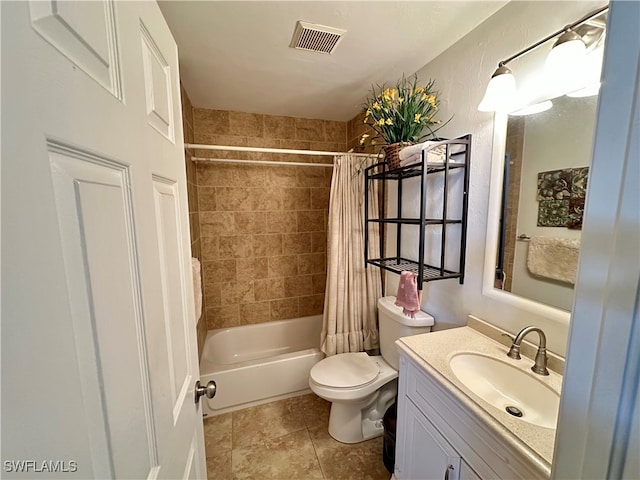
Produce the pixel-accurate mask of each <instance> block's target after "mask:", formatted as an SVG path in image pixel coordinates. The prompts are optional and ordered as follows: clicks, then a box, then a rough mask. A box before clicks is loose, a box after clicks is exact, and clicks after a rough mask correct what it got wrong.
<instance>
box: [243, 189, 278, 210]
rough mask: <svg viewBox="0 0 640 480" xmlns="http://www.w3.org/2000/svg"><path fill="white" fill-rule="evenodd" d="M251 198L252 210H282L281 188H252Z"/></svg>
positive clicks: (250, 190) (250, 191)
mask: <svg viewBox="0 0 640 480" xmlns="http://www.w3.org/2000/svg"><path fill="white" fill-rule="evenodd" d="M249 198H250V201H251V209H252V210H256V211H262V210H282V204H283V200H282V192H281V191H280V189H274V188H250V189H249Z"/></svg>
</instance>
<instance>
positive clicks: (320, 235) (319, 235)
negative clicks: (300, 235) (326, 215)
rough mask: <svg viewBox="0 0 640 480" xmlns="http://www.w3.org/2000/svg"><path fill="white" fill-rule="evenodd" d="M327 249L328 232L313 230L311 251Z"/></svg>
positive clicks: (324, 250) (316, 251)
mask: <svg viewBox="0 0 640 480" xmlns="http://www.w3.org/2000/svg"><path fill="white" fill-rule="evenodd" d="M326 251H327V233H326V232H311V250H310V253H318V252H326Z"/></svg>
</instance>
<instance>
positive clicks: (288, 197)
mask: <svg viewBox="0 0 640 480" xmlns="http://www.w3.org/2000/svg"><path fill="white" fill-rule="evenodd" d="M281 194H282V208H284V209H285V210H309V209H310V208H311V190H310V189H309V188H283V189H282V191H281Z"/></svg>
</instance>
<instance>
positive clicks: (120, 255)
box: [1, 0, 206, 479]
mask: <svg viewBox="0 0 640 480" xmlns="http://www.w3.org/2000/svg"><path fill="white" fill-rule="evenodd" d="M1 8H2V13H1V18H2V29H1V33H2V57H1V58H2V244H1V245H2V332H1V333H2V397H1V399H2V469H3V475H5V476H6V478H10V477H13V476H14V475H15V476H19V477H23V476H24V473H26V472H28V473H29V474H30V475H29V476H30V477H33V476H36V475H38V476H40V477H41V478H46V477H47V475H44V476H42V473H37V474H36V473H35V472H48V471H51V470H54V471H58V472H62V473H61V474H60V476H61V477H73V478H172V479H174V478H202V477H205V476H206V472H205V465H204V446H203V435H202V422H201V412H200V407H199V406H197V405H196V404H195V403H194V400H193V395H194V383H195V381H196V380H197V378H198V363H197V347H196V336H195V318H194V312H193V295H192V291H193V287H192V284H191V276H190V266H191V262H190V258H189V255H190V249H189V238H188V235H189V228H188V223H187V222H188V220H187V200H186V198H187V196H186V179H185V171H184V159H183V158H184V157H183V142H182V125H181V115H180V97H179V95H180V92H179V80H178V59H177V49H176V45H175V43H174V41H173V38H172V36H171V34H170V32H169V30H168V28H167V25H166V23H165V21H164V19H163V17H162V14H161V13H160V10H159V8H158V6H157V4H156V3H155V2H113V1H90V2H77V1H71V2H61V1H53V0H50V1H30V2H1ZM16 471H18V472H16ZM74 471H75V472H74ZM71 473H73V475H72V474H71Z"/></svg>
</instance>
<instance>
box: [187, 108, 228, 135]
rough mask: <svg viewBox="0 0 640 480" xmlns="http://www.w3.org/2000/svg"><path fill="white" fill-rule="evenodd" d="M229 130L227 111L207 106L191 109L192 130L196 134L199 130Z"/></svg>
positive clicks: (218, 131)
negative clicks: (211, 108)
mask: <svg viewBox="0 0 640 480" xmlns="http://www.w3.org/2000/svg"><path fill="white" fill-rule="evenodd" d="M229 130H230V129H229V112H226V111H223V110H209V109H207V108H194V109H193V131H194V132H195V133H196V135H197V134H198V133H199V132H211V133H217V134H228V133H229Z"/></svg>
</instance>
